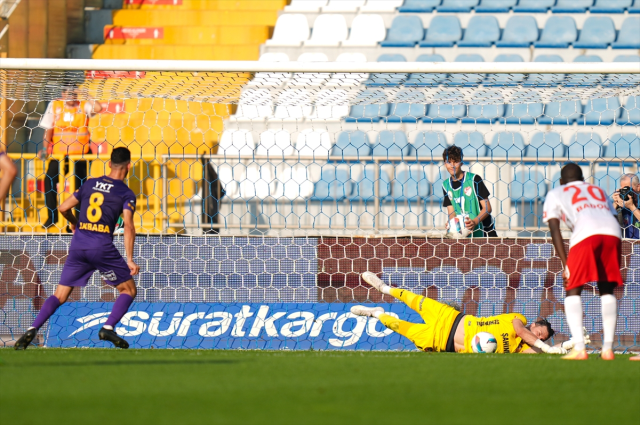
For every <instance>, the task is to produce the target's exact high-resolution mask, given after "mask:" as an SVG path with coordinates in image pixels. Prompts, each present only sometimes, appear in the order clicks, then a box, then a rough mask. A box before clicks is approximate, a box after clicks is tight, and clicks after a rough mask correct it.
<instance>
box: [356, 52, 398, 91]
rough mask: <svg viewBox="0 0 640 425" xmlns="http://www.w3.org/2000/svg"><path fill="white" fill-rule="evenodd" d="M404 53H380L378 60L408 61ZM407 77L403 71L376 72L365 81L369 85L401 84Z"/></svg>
mask: <svg viewBox="0 0 640 425" xmlns="http://www.w3.org/2000/svg"><path fill="white" fill-rule="evenodd" d="M406 61H407V59H406V58H405V57H404V56H403V55H399V54H390V53H385V54H383V55H380V57H379V58H378V62H406ZM406 79H407V74H401V73H374V74H371V75H369V79H368V80H367V81H365V82H364V84H365V85H366V86H369V87H387V86H399V85H400V84H402V83H403V82H404V81H405V80H406Z"/></svg>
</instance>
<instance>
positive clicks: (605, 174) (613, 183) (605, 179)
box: [593, 167, 620, 194]
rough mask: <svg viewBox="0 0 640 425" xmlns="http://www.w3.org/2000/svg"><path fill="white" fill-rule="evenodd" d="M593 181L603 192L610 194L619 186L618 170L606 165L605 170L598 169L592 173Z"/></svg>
mask: <svg viewBox="0 0 640 425" xmlns="http://www.w3.org/2000/svg"><path fill="white" fill-rule="evenodd" d="M593 182H594V183H595V185H596V186H600V189H602V190H603V191H604V193H608V194H611V193H613V192H615V191H616V190H618V189H619V188H620V171H618V170H614V169H611V168H609V167H607V169H605V170H598V171H596V172H595V174H594V175H593Z"/></svg>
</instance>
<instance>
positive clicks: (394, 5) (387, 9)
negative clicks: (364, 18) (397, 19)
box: [360, 0, 404, 13]
mask: <svg viewBox="0 0 640 425" xmlns="http://www.w3.org/2000/svg"><path fill="white" fill-rule="evenodd" d="M403 3H404V0H368V1H367V3H366V4H365V5H364V6H362V7H360V13H377V12H381V13H392V12H395V11H396V9H398V8H399V7H400V6H402V4H403Z"/></svg>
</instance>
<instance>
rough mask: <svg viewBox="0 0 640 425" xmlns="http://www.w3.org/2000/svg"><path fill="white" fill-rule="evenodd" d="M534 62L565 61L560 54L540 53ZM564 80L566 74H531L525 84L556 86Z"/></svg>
mask: <svg viewBox="0 0 640 425" xmlns="http://www.w3.org/2000/svg"><path fill="white" fill-rule="evenodd" d="M533 61H534V62H563V60H562V57H561V56H559V55H540V56H538V57H537V58H535V59H534V60H533ZM562 80H564V74H529V78H527V81H525V82H524V84H523V85H525V86H534V87H540V86H555V85H558V84H560V82H562Z"/></svg>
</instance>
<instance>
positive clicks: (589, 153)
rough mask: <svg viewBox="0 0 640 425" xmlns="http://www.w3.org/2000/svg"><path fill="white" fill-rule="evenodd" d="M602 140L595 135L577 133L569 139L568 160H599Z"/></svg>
mask: <svg viewBox="0 0 640 425" xmlns="http://www.w3.org/2000/svg"><path fill="white" fill-rule="evenodd" d="M601 154H602V139H601V138H600V136H598V135H597V134H596V133H578V134H574V135H573V137H571V142H570V143H569V160H570V161H581V160H586V159H596V158H600V156H601Z"/></svg>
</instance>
